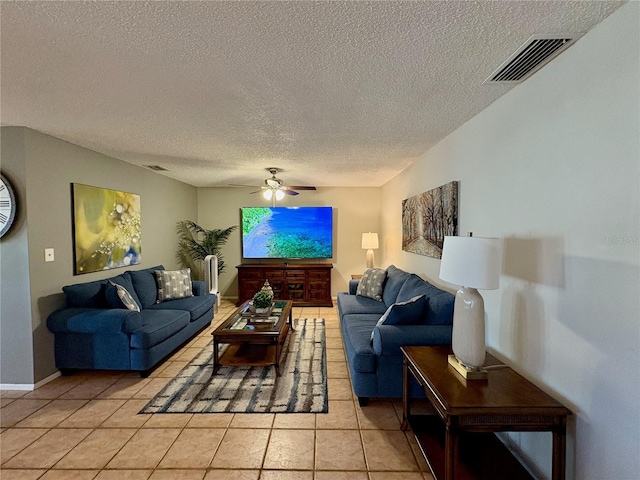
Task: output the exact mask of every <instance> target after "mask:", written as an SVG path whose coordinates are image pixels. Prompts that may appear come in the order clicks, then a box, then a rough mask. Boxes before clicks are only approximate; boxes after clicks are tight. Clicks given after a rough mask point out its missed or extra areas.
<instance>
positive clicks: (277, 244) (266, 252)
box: [240, 207, 333, 259]
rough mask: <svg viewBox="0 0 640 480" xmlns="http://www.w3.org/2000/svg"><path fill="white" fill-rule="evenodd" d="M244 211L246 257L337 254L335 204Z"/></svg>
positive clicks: (326, 255)
mask: <svg viewBox="0 0 640 480" xmlns="http://www.w3.org/2000/svg"><path fill="white" fill-rule="evenodd" d="M240 212H241V216H242V257H243V258H246V259H249V258H251V259H267V258H276V259H304V258H308V259H312V258H318V259H319V258H331V257H332V256H333V208H332V207H243V208H241V209H240Z"/></svg>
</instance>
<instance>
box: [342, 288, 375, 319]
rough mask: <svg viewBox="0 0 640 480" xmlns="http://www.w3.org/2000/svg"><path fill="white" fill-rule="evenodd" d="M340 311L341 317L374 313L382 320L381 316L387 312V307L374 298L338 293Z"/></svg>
mask: <svg viewBox="0 0 640 480" xmlns="http://www.w3.org/2000/svg"><path fill="white" fill-rule="evenodd" d="M338 310H339V311H340V315H341V316H345V315H349V314H353V313H372V314H374V315H377V318H380V315H382V314H383V313H384V312H385V311H386V310H387V307H386V306H385V304H384V303H382V302H378V301H376V300H374V299H372V298H367V297H361V296H359V295H349V294H348V293H346V292H340V293H338Z"/></svg>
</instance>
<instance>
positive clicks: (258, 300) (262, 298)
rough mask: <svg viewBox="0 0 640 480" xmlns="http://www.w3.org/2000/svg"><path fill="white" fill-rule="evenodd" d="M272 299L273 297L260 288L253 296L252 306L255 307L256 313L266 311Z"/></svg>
mask: <svg viewBox="0 0 640 480" xmlns="http://www.w3.org/2000/svg"><path fill="white" fill-rule="evenodd" d="M272 301H273V297H271V295H269V292H267V291H265V290H260V291H259V292H258V293H256V294H255V295H254V296H253V302H252V304H253V308H255V310H256V313H267V312H268V311H269V309H270V308H271V303H272Z"/></svg>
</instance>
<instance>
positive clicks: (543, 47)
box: [484, 33, 583, 83]
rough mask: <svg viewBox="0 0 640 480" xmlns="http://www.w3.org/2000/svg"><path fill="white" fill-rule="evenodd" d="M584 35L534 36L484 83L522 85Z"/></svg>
mask: <svg viewBox="0 0 640 480" xmlns="http://www.w3.org/2000/svg"><path fill="white" fill-rule="evenodd" d="M582 35H583V34H580V33H578V34H574V33H572V34H568V35H532V36H531V37H530V38H529V39H528V40H527V41H526V42H524V44H523V45H522V46H521V47H520V48H518V50H516V51H515V53H513V55H511V56H510V57H509V58H507V60H505V61H504V62H503V64H502V65H500V66H499V67H498V69H497V70H496V71H494V72H493V73H492V74H491V75H490V76H489V78H487V79H486V80H485V81H484V83H520V82H523V81H524V80H526V79H527V78H528V77H529V76H531V75H533V73H535V72H536V71H538V70H539V69H540V68H542V67H543V66H544V65H546V64H547V63H548V62H550V61H551V60H552V59H553V58H555V57H556V56H557V55H559V54H560V53H561V52H563V51H564V50H565V49H567V48H568V47H569V46H571V45H573V44H574V43H575V42H576V40H578V39H579V38H580V37H581V36H582Z"/></svg>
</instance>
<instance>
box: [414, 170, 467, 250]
mask: <svg viewBox="0 0 640 480" xmlns="http://www.w3.org/2000/svg"><path fill="white" fill-rule="evenodd" d="M457 234H458V182H449V183H447V184H445V185H442V186H440V187H438V188H434V189H433V190H429V191H428V192H424V193H421V194H419V195H415V196H413V197H410V198H407V199H406V200H403V201H402V249H403V250H405V251H407V252H411V253H417V254H419V255H425V256H428V257H434V258H442V245H443V243H444V237H445V236H452V235H454V236H455V235H457Z"/></svg>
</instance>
